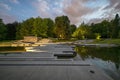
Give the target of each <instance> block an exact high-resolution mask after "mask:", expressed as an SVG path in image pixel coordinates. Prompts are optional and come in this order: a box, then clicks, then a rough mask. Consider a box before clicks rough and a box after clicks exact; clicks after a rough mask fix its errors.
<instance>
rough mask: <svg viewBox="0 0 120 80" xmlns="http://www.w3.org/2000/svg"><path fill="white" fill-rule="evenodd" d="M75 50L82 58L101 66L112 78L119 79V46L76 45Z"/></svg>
mask: <svg viewBox="0 0 120 80" xmlns="http://www.w3.org/2000/svg"><path fill="white" fill-rule="evenodd" d="M75 50H76V51H77V53H78V54H79V55H80V57H81V58H82V59H83V60H88V61H91V62H92V63H95V65H96V64H97V66H99V67H102V69H104V71H106V72H107V73H108V74H109V75H110V76H111V77H113V78H114V80H119V79H120V47H87V46H77V47H76V48H75Z"/></svg>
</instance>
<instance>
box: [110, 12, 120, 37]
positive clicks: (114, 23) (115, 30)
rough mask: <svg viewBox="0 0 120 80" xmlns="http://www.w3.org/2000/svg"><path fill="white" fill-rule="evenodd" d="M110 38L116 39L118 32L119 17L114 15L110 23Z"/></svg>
mask: <svg viewBox="0 0 120 80" xmlns="http://www.w3.org/2000/svg"><path fill="white" fill-rule="evenodd" d="M111 23H112V24H111V28H112V36H111V37H112V38H118V36H119V31H120V17H119V15H118V14H116V16H115V19H114V20H112V21H111Z"/></svg>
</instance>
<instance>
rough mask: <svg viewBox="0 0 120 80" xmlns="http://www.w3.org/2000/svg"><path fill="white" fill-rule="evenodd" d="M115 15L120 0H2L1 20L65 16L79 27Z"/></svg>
mask: <svg viewBox="0 0 120 80" xmlns="http://www.w3.org/2000/svg"><path fill="white" fill-rule="evenodd" d="M115 14H119V15H120V0H0V18H1V19H2V20H3V21H4V23H5V24H7V23H12V22H15V21H18V22H22V21H24V20H26V19H28V18H31V17H34V18H35V17H38V16H40V17H42V18H51V19H53V20H54V19H55V17H57V16H62V15H65V16H68V17H69V19H70V22H71V24H75V25H79V24H80V23H82V22H83V21H84V22H85V23H92V22H94V23H97V22H100V21H102V20H104V19H107V20H111V19H113V18H114V16H115Z"/></svg>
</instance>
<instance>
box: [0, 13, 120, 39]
mask: <svg viewBox="0 0 120 80" xmlns="http://www.w3.org/2000/svg"><path fill="white" fill-rule="evenodd" d="M24 36H37V37H43V38H44V37H45V38H46V37H52V38H58V39H70V38H72V37H74V38H77V39H91V38H92V39H95V38H96V39H99V38H120V17H119V15H118V14H116V16H115V18H114V19H112V20H111V21H108V20H103V21H102V22H101V23H96V24H94V23H92V24H90V25H88V24H85V23H84V22H83V23H82V24H81V25H80V26H79V27H78V28H77V27H76V26H75V25H74V24H70V20H69V18H68V17H67V16H58V17H56V18H55V21H53V20H52V19H50V18H41V17H37V18H29V19H27V20H25V21H23V22H20V23H18V22H14V23H10V24H4V23H3V21H2V19H0V40H16V39H23V37H24Z"/></svg>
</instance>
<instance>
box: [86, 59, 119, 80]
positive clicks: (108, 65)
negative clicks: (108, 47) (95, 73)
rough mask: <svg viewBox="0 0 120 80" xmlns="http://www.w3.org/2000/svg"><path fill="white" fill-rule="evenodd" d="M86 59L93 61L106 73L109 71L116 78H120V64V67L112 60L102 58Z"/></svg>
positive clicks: (117, 79)
mask: <svg viewBox="0 0 120 80" xmlns="http://www.w3.org/2000/svg"><path fill="white" fill-rule="evenodd" d="M85 61H89V62H92V63H93V64H94V65H95V66H97V67H99V68H101V69H102V70H104V71H105V73H107V74H108V75H109V76H111V77H112V78H114V79H116V80H119V79H120V64H119V68H118V67H117V66H116V64H115V63H113V62H111V61H103V60H102V59H98V58H94V59H91V58H88V59H86V60H85Z"/></svg>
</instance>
